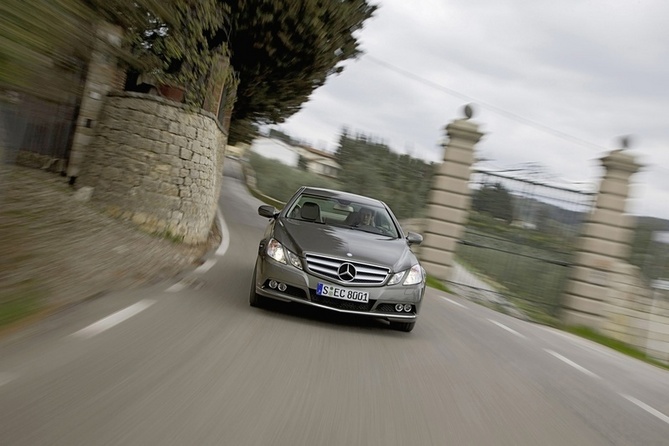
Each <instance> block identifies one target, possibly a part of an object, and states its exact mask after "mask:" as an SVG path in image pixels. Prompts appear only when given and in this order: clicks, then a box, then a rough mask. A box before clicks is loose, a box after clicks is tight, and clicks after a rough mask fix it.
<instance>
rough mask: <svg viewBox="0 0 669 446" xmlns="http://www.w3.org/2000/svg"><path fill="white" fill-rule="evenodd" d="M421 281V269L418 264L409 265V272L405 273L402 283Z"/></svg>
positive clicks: (413, 283) (414, 283)
mask: <svg viewBox="0 0 669 446" xmlns="http://www.w3.org/2000/svg"><path fill="white" fill-rule="evenodd" d="M422 281H423V270H422V269H421V267H420V265H418V264H416V265H414V266H412V267H411V269H410V270H409V274H407V278H406V279H404V285H416V284H417V283H421V282H422Z"/></svg>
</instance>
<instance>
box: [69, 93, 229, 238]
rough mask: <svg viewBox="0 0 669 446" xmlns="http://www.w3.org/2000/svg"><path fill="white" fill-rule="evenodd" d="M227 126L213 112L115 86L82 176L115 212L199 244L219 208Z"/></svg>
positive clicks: (96, 198)
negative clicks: (197, 109) (223, 126)
mask: <svg viewBox="0 0 669 446" xmlns="http://www.w3.org/2000/svg"><path fill="white" fill-rule="evenodd" d="M226 143H227V134H226V132H225V131H223V129H222V128H221V126H220V124H219V123H218V121H217V120H216V118H215V116H214V115H213V114H211V113H207V112H202V111H199V112H194V111H192V110H191V109H189V108H188V107H187V106H184V105H182V104H177V103H174V102H171V101H168V100H165V99H162V98H159V97H157V96H152V95H145V94H139V93H112V94H110V95H109V96H108V97H107V98H106V101H105V105H104V109H103V111H102V115H101V117H100V122H99V123H98V127H97V131H96V134H95V137H94V139H93V142H92V144H91V146H90V150H89V153H88V154H87V155H86V159H85V161H84V163H83V172H82V175H81V176H80V182H81V184H82V185H84V186H92V187H93V188H94V192H93V196H92V200H93V202H94V203H96V204H98V205H100V206H102V207H103V208H104V209H105V210H106V211H107V212H108V213H110V214H111V215H113V216H116V217H120V218H123V219H127V220H130V221H132V222H134V223H135V224H137V225H139V226H140V227H141V228H142V229H144V230H146V231H149V232H151V233H157V234H161V235H164V236H169V237H175V238H177V239H182V240H183V241H184V242H185V243H189V244H196V243H201V242H204V241H205V240H206V239H207V236H208V233H209V230H210V229H211V225H212V223H213V220H214V217H215V215H216V209H217V202H218V196H219V191H220V186H221V179H222V172H223V160H224V155H225V146H226Z"/></svg>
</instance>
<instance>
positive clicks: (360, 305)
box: [310, 290, 374, 311]
mask: <svg viewBox="0 0 669 446" xmlns="http://www.w3.org/2000/svg"><path fill="white" fill-rule="evenodd" d="M310 294H311V301H312V302H314V303H317V304H321V305H325V306H328V307H332V308H337V309H339V310H348V311H369V310H371V309H372V306H374V301H372V300H370V301H369V302H350V301H348V300H342V299H335V298H332V297H326V296H319V295H317V294H316V292H315V291H313V290H311V293H310Z"/></svg>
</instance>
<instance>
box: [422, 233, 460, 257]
mask: <svg viewBox="0 0 669 446" xmlns="http://www.w3.org/2000/svg"><path fill="white" fill-rule="evenodd" d="M457 245H458V239H455V238H451V237H446V236H443V235H438V234H432V233H430V232H426V233H424V234H423V243H422V244H421V246H424V247H425V248H434V249H439V250H442V251H450V252H454V251H455V249H456V247H457Z"/></svg>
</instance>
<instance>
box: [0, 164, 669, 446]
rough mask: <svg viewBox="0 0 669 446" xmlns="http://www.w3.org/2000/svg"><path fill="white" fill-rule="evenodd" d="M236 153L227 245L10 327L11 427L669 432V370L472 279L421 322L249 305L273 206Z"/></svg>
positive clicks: (418, 438) (4, 385) (244, 436)
mask: <svg viewBox="0 0 669 446" xmlns="http://www.w3.org/2000/svg"><path fill="white" fill-rule="evenodd" d="M226 164H227V166H226V173H227V176H226V178H225V181H224V186H223V193H222V196H221V202H220V206H221V209H222V214H223V215H224V216H225V226H226V231H224V232H225V235H226V236H227V237H226V240H227V241H228V242H227V243H224V244H223V245H222V246H221V248H220V249H219V251H218V252H217V254H216V255H215V256H214V257H213V258H212V259H211V261H208V262H207V263H205V264H204V265H203V266H202V267H200V268H198V270H196V271H195V272H193V273H192V274H189V275H188V276H186V277H184V278H183V280H181V281H179V282H177V283H170V284H160V285H156V286H154V287H152V288H148V289H143V290H139V291H134V292H126V293H119V294H115V295H110V296H107V297H104V298H101V299H97V300H95V301H91V302H88V303H85V304H82V305H79V306H77V307H75V308H73V309H71V310H69V311H67V312H64V313H61V314H60V315H58V316H55V317H52V318H50V319H49V320H47V321H44V322H43V323H40V324H39V325H37V326H35V327H33V328H31V329H30V330H28V331H26V332H23V333H21V334H20V335H18V336H15V337H13V338H11V339H5V340H4V341H2V342H1V343H0V444H2V445H12V446H14V445H64V446H65V445H67V446H72V445H235V446H238V445H291V446H292V445H514V446H517V445H667V444H669V372H667V371H665V370H661V369H658V368H655V367H652V366H650V365H647V364H643V363H640V362H637V361H635V360H632V359H630V358H627V357H624V356H622V355H619V354H617V353H616V352H612V351H610V350H608V349H605V348H603V347H600V346H597V345H595V344H592V343H590V342H587V341H583V340H580V339H578V338H575V337H572V336H570V335H566V334H563V333H561V332H558V331H556V330H552V329H547V328H545V327H541V326H537V325H533V324H530V323H527V322H524V321H521V320H517V319H513V318H510V317H508V316H505V315H502V314H498V313H495V312H493V311H491V310H489V309H487V308H485V307H482V306H478V305H476V304H473V303H471V302H469V301H466V300H462V299H460V298H457V297H453V296H449V295H445V294H443V293H440V292H437V291H435V290H428V293H427V296H426V302H425V304H424V305H423V309H422V314H421V317H420V318H419V320H418V324H417V325H416V328H415V330H414V331H413V332H412V333H401V332H396V331H392V330H390V329H388V328H387V327H386V325H385V324H384V323H382V322H380V321H375V320H367V319H359V318H351V317H345V316H338V315H333V314H330V313H326V312H321V311H315V310H312V309H308V308H302V307H297V306H295V305H292V306H291V305H289V304H281V303H277V304H275V305H271V306H270V307H269V308H267V309H264V310H259V309H255V308H251V307H249V305H248V291H249V283H250V279H251V272H252V265H253V261H254V257H255V250H256V247H257V243H258V241H259V239H260V237H261V235H262V232H263V228H264V225H265V223H266V221H265V220H264V219H263V218H261V217H260V216H258V215H257V213H256V209H257V206H258V204H259V203H258V202H257V201H256V200H254V199H253V198H251V197H250V196H249V195H248V194H247V193H246V191H245V189H244V187H243V186H242V184H241V183H240V181H239V180H238V177H239V176H238V167H237V165H236V164H235V163H234V162H232V161H230V160H228V161H227V162H226Z"/></svg>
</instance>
